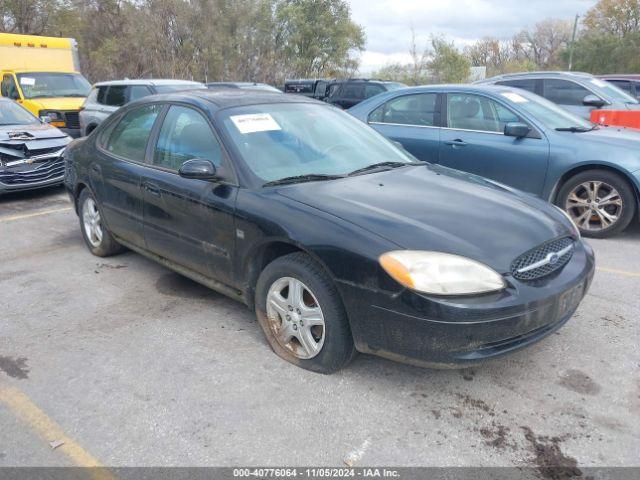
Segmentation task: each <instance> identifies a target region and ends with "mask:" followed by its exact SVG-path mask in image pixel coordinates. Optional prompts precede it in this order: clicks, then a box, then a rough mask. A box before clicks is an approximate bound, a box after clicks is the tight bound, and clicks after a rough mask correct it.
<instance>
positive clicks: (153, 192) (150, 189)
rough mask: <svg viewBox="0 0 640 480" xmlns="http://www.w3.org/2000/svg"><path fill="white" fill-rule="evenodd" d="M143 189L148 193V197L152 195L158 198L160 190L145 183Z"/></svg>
mask: <svg viewBox="0 0 640 480" xmlns="http://www.w3.org/2000/svg"><path fill="white" fill-rule="evenodd" d="M144 189H145V190H146V191H147V192H149V194H150V195H154V196H156V197H159V196H160V189H159V188H158V187H156V186H155V185H154V184H152V183H147V182H145V184H144Z"/></svg>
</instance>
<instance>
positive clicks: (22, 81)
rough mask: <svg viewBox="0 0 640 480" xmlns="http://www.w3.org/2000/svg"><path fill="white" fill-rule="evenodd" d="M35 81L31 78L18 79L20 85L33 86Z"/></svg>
mask: <svg viewBox="0 0 640 480" xmlns="http://www.w3.org/2000/svg"><path fill="white" fill-rule="evenodd" d="M35 84H36V79H35V78H33V77H20V85H35Z"/></svg>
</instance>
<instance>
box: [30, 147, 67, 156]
mask: <svg viewBox="0 0 640 480" xmlns="http://www.w3.org/2000/svg"><path fill="white" fill-rule="evenodd" d="M63 148H64V145H58V146H56V147H49V148H33V149H29V150H28V152H29V153H28V155H27V157H34V156H38V155H46V154H48V153H55V152H58V151H60V150H62V149H63Z"/></svg>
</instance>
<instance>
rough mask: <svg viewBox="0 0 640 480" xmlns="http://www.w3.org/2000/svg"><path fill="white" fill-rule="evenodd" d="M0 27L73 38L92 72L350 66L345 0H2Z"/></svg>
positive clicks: (351, 33)
mask: <svg viewBox="0 0 640 480" xmlns="http://www.w3.org/2000/svg"><path fill="white" fill-rule="evenodd" d="M0 13H2V14H3V16H2V19H3V22H4V23H3V25H2V26H3V30H4V31H15V32H19V33H33V34H44V35H54V36H64V37H73V38H75V39H76V40H77V41H78V43H79V51H80V61H81V66H82V70H83V72H84V73H85V74H86V75H87V76H88V77H89V78H90V79H91V80H109V79H114V78H122V77H129V78H138V77H156V78H157V77H169V78H189V79H190V78H193V79H196V80H203V81H204V80H208V81H215V80H238V81H242V80H248V81H266V82H270V83H281V82H282V81H283V80H284V79H285V78H287V77H307V76H309V77H315V76H333V75H343V74H347V73H350V72H352V71H354V70H356V69H357V65H358V63H357V61H356V60H354V57H353V53H355V52H358V51H361V50H362V49H363V48H364V42H365V38H364V32H363V30H362V27H360V26H359V25H357V24H355V23H354V22H353V21H352V20H351V12H350V10H349V6H348V4H347V2H346V1H345V0H242V1H239V0H0Z"/></svg>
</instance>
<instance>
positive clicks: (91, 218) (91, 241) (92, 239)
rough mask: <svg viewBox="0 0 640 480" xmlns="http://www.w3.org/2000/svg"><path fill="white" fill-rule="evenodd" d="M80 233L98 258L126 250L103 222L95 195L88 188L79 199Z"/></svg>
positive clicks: (81, 193)
mask: <svg viewBox="0 0 640 480" xmlns="http://www.w3.org/2000/svg"><path fill="white" fill-rule="evenodd" d="M78 217H79V219H80V231H81V232H82V238H84V242H85V243H86V244H87V247H88V248H89V251H90V252H91V253H93V254H94V255H95V256H97V257H109V256H111V255H115V254H117V253H120V252H122V251H123V250H124V248H123V247H122V246H121V245H120V244H119V243H118V242H116V240H115V239H114V238H113V235H111V233H110V232H109V230H108V229H107V226H106V225H105V224H104V222H102V216H101V214H100V210H99V208H98V204H97V202H96V199H95V198H94V196H93V194H92V193H91V191H90V190H89V189H88V188H85V189H83V190H82V192H80V196H79V197H78Z"/></svg>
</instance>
